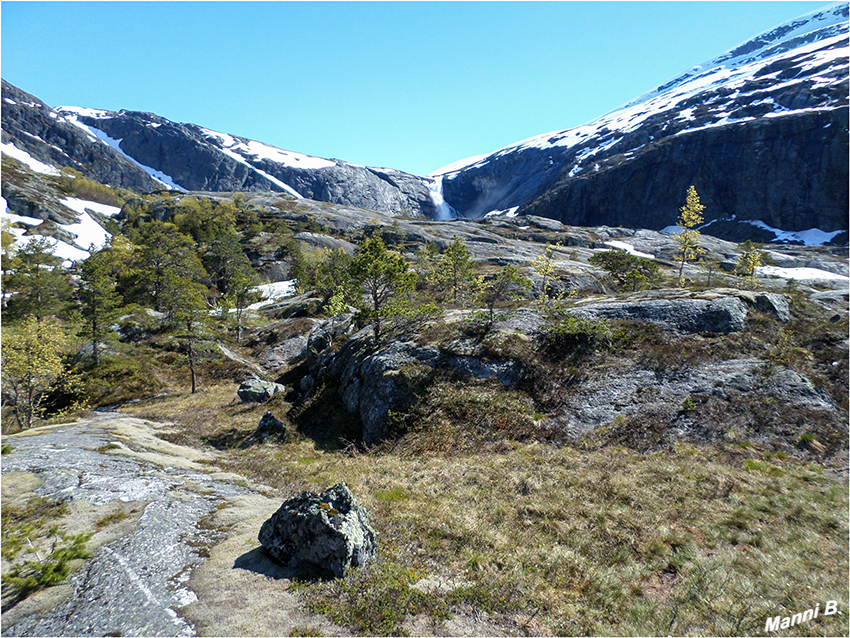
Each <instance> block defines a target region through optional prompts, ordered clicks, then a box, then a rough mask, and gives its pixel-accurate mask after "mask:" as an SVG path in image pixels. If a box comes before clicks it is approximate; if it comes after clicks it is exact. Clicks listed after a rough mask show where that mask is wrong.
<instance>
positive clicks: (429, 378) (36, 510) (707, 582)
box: [0, 4, 850, 636]
mask: <svg viewBox="0 0 850 638" xmlns="http://www.w3.org/2000/svg"><path fill="white" fill-rule="evenodd" d="M847 18H848V14H847V5H846V4H844V5H833V6H831V7H828V8H827V9H824V10H820V11H815V12H812V13H811V14H809V15H807V16H803V17H801V18H800V19H798V20H794V21H791V22H789V23H788V24H786V25H783V26H782V27H780V28H777V29H774V30H772V31H770V32H768V33H765V34H761V35H760V36H757V37H755V38H753V39H752V40H750V41H749V42H747V43H745V44H743V45H741V46H740V47H737V48H736V49H734V50H732V51H729V52H727V53H724V54H721V55H720V56H718V57H716V58H715V59H713V60H711V61H709V62H707V63H706V64H705V65H700V66H698V67H695V68H693V69H689V70H687V71H686V72H684V73H682V74H681V75H680V76H677V77H676V78H673V79H671V81H670V82H668V83H665V84H664V85H663V86H659V87H657V88H655V89H652V90H650V91H648V92H647V93H646V94H644V95H642V96H639V97H638V98H636V99H635V100H633V101H632V102H630V103H629V104H627V105H625V106H623V107H622V108H620V109H616V110H615V111H612V112H611V113H608V114H605V115H603V116H600V117H599V118H597V119H595V120H593V121H591V122H589V123H588V124H586V125H584V126H581V127H577V128H573V129H567V130H563V131H556V132H553V133H549V134H546V135H541V136H537V137H534V138H531V139H528V140H525V141H522V142H518V143H516V144H513V145H510V146H508V147H505V148H503V149H500V150H497V151H495V152H493V153H490V154H487V155H483V156H479V157H476V158H471V159H470V160H464V161H460V162H456V163H454V164H452V165H449V166H447V167H445V168H443V169H440V170H438V171H435V172H434V173H432V174H431V175H427V176H422V175H412V174H410V173H406V172H403V171H398V170H395V169H392V168H387V167H366V166H360V165H357V164H353V163H350V162H346V161H344V160H339V159H327V158H319V157H312V156H309V155H306V154H303V153H298V152H295V151H287V150H283V149H279V148H275V147H273V146H270V145H268V144H264V143H262V142H259V141H256V140H250V139H247V138H244V137H240V136H238V135H235V134H232V133H224V132H219V131H215V130H212V129H209V128H205V127H203V126H200V125H197V124H191V123H178V122H172V121H170V120H168V119H166V118H163V117H161V116H159V115H156V114H153V113H142V112H137V111H108V110H102V109H95V108H89V107H67V106H65V107H51V106H48V105H47V104H45V103H44V102H42V101H41V100H39V99H38V98H37V97H35V96H33V95H30V94H28V93H26V92H25V91H24V90H22V89H20V88H18V87H15V86H13V85H11V84H10V83H8V82H6V81H5V80H4V81H3V87H2V90H3V97H2V118H3V119H2V122H3V126H2V136H3V139H2V199H3V201H2V205H3V211H2V221H3V225H2V239H3V242H2V250H3V254H2V271H3V272H2V292H3V295H2V315H3V316H2V318H3V335H2V339H3V350H2V356H3V362H2V376H3V378H2V432H3V438H2V448H3V450H2V453H3V455H2V464H0V466H1V467H2V487H3V508H2V514H3V522H2V527H3V554H2V574H3V576H2V578H3V581H2V582H3V619H2V623H3V633H4V635H10V636H11V635H163V636H187V635H222V636H243V635H244V636H248V635H305V636H314V635H449V636H453V635H457V636H461V635H542V636H545V635H632V634H639V635H694V634H696V635H762V634H764V633H765V632H766V631H767V630H766V627H772V628H771V629H770V633H771V635H781V636H782V635H795V632H799V631H804V632H805V633H806V634H807V635H847V634H848V631H850V628H848V609H847V600H846V592H847V588H848V586H850V582H848V570H847V561H848V545H847V534H848V510H847V504H848V498H850V495H849V494H848V469H850V463H848V383H850V381H848V379H850V377H848V374H850V373H849V372H848V370H850V353H848V345H849V344H850V340H848V320H849V319H850V270H848V244H847V228H848V226H847V222H848V219H847V210H848V189H847V175H848V170H850V169H848V163H847V158H848V137H850V136H849V135H848V126H847V108H848V104H847V102H848V78H847V76H848V65H847V51H848V30H847ZM248 386H251V388H252V389H251V391H250V392H249V391H248ZM342 482H344V483H346V485H347V486H348V487H349V488H350V489H351V491H352V492H353V493H354V494H355V495H356V497H357V498H358V499H359V500H360V501H361V502H362V504H363V506H364V507H365V508H366V510H367V511H368V512H369V516H370V517H371V522H372V525H373V527H374V529H375V531H376V533H377V546H378V551H377V557H376V558H375V559H374V560H371V561H370V562H367V563H366V564H365V565H362V566H359V567H356V568H351V569H349V570H348V571H347V572H346V573H345V574H344V576H342V577H339V578H333V579H321V578H312V577H305V576H304V575H303V574H300V573H295V572H293V571H292V570H288V569H287V568H285V567H284V566H283V565H281V564H279V563H278V562H276V561H275V560H274V559H272V558H271V555H270V554H269V553H267V552H266V550H264V549H263V547H262V546H261V545H260V543H259V541H258V538H257V534H258V532H259V529H260V526H261V525H263V522H264V521H265V520H266V519H268V517H269V516H270V515H271V514H272V513H273V512H275V511H276V510H277V509H278V508H279V507H280V506H281V503H282V502H284V501H286V500H287V499H290V498H292V497H294V496H297V495H299V494H301V493H302V492H305V491H309V492H313V493H319V492H323V491H324V490H326V489H328V488H329V487H331V486H333V485H337V484H339V483H342ZM322 505H323V506H324V507H325V508H326V509H327V510H328V511H329V512H330V511H332V512H334V514H333V516H336V515H337V514H338V512H337V510H336V509H334V508H332V507H331V505H330V504H325V503H322ZM827 601H829V602H830V604H831V603H833V602H835V601H838V602H837V603H835V605H833V606H830V607H829V609H830V610H832V611H836V610H837V612H838V613H830V614H825V613H824V614H822V615H820V616H819V617H818V618H814V617H813V614H812V617H811V618H808V619H807V621H806V623H805V624H799V623H797V624H798V625H799V626H794V627H786V628H783V627H781V626H778V625H779V620H777V621H776V623H773V621H772V620H771V619H783V618H785V619H787V618H789V617H793V616H794V614H797V613H802V612H804V611H805V610H813V609H816V608H817V605H821V609H824V608H825V607H824V605H826V603H827ZM766 623H768V624H767V625H766ZM771 623H773V624H771ZM789 623H790V621H789ZM774 625H776V626H774Z"/></svg>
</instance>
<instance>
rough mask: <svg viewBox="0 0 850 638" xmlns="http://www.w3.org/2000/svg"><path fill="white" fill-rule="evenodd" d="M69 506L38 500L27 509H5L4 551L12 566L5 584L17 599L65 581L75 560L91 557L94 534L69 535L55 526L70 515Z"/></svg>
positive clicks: (41, 498)
mask: <svg viewBox="0 0 850 638" xmlns="http://www.w3.org/2000/svg"><path fill="white" fill-rule="evenodd" d="M68 512H69V509H68V506H67V505H66V504H65V503H61V502H57V501H51V500H49V499H46V498H43V497H40V496H34V497H32V498H31V499H30V500H29V501H28V502H27V503H26V504H25V505H23V506H9V505H4V507H3V513H2V551H3V558H4V560H6V561H8V562H9V563H10V566H9V568H8V570H7V571H6V572H5V573H4V574H3V576H2V582H3V584H4V585H5V586H6V587H8V588H9V590H10V591H11V592H12V595H13V596H15V597H16V598H23V597H24V596H27V595H29V594H31V593H32V592H35V591H38V590H40V589H44V588H45V587H50V586H51V585H57V584H59V583H61V582H62V581H64V580H65V579H66V578H67V577H68V574H69V573H70V571H71V567H72V563H73V561H75V560H78V559H83V558H88V557H89V556H90V554H89V552H88V550H87V549H86V543H87V542H88V541H89V539H90V538H91V537H92V533H85V534H76V535H71V534H66V533H65V532H63V531H61V530H60V529H59V525H58V524H56V523H55V521H56V520H57V519H59V518H60V517H62V516H64V515H66V514H68Z"/></svg>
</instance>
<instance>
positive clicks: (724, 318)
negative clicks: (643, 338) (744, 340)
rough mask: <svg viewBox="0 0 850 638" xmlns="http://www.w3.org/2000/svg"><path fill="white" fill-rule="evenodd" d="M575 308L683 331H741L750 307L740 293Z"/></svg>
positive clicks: (576, 311) (588, 313)
mask: <svg viewBox="0 0 850 638" xmlns="http://www.w3.org/2000/svg"><path fill="white" fill-rule="evenodd" d="M571 312H573V313H574V314H576V315H583V316H590V317H599V318H604V319H627V320H635V321H648V322H650V323H654V324H657V325H660V326H662V327H663V328H665V329H668V330H674V331H676V332H680V333H701V332H713V333H729V332H740V331H741V330H743V329H744V327H745V325H746V324H745V320H746V318H747V307H746V305H745V304H744V303H743V302H742V301H741V300H740V299H738V298H737V297H720V298H718V299H647V300H640V301H613V302H601V303H588V304H584V305H581V306H578V307H576V308H574V309H572V310H571Z"/></svg>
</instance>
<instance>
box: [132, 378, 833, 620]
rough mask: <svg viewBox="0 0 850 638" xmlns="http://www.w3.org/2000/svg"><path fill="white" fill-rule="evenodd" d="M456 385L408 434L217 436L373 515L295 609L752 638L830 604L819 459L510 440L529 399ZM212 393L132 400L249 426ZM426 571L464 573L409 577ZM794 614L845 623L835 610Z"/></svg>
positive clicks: (248, 414)
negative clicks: (355, 543)
mask: <svg viewBox="0 0 850 638" xmlns="http://www.w3.org/2000/svg"><path fill="white" fill-rule="evenodd" d="M470 387H471V386H469V385H466V386H465V385H462V384H451V383H448V382H447V383H446V384H445V386H443V387H440V385H439V383H438V384H437V386H436V390H437V392H436V394H434V395H433V399H432V401H433V402H434V405H435V406H436V405H437V404H439V405H441V406H442V407H441V410H442V412H441V413H440V414H438V415H435V416H434V417H433V420H432V421H431V422H430V424H429V427H428V428H424V427H423V428H421V429H420V430H418V431H416V432H414V435H415V436H413V438H410V439H408V440H407V442H406V443H405V444H404V445H403V446H399V445H396V446H395V447H394V446H392V445H387V446H385V447H383V448H377V449H373V450H371V451H367V452H364V451H362V450H361V451H359V452H357V451H353V450H350V449H349V450H347V451H343V450H342V449H341V448H340V447H336V448H332V447H328V446H327V445H324V444H323V443H322V442H321V441H318V442H317V441H314V440H312V439H310V438H309V437H308V436H305V435H304V434H303V433H302V434H296V435H295V436H293V437H292V438H290V439H288V440H287V441H285V442H283V443H280V444H278V445H268V444H264V445H253V446H250V447H247V448H242V449H239V448H238V447H237V446H236V445H233V446H231V447H226V446H223V447H222V448H220V455H219V458H218V460H217V464H218V465H219V466H220V467H222V469H226V470H230V471H235V472H238V473H240V474H242V475H244V476H247V477H249V478H252V479H254V480H258V481H260V482H263V483H265V484H267V485H272V486H275V487H277V488H278V489H279V491H280V497H281V499H285V498H288V497H290V496H294V495H295V494H297V493H299V492H300V491H302V490H311V491H314V492H319V491H321V490H324V489H326V488H327V487H329V486H331V485H334V484H336V483H338V482H340V481H345V482H346V483H347V484H348V485H349V487H350V488H351V489H352V491H353V492H354V494H355V495H356V496H357V497H358V498H359V499H360V500H361V502H362V503H363V504H364V506H365V507H366V508H367V510H368V511H369V512H370V515H371V517H372V524H373V526H374V527H375V529H376V530H377V532H378V542H379V558H378V560H377V561H376V562H374V563H371V564H369V565H367V566H365V567H363V568H360V569H357V570H352V571H351V572H349V574H348V575H347V576H346V578H344V579H339V580H335V581H324V582H323V581H317V582H300V583H298V584H297V585H296V589H297V590H298V592H299V594H300V596H301V597H302V598H303V600H304V601H305V603H306V604H307V605H308V607H309V608H310V609H312V610H313V611H317V612H320V613H323V614H325V615H327V616H328V617H329V618H330V619H331V620H333V621H334V622H337V623H340V624H342V625H345V626H348V627H351V628H352V629H353V630H354V631H355V632H357V633H360V634H368V635H389V634H392V635H403V634H404V633H405V632H409V631H411V627H412V626H411V624H410V619H411V617H412V616H417V615H418V616H420V617H421V616H426V617H430V618H431V619H432V620H433V622H437V623H439V622H443V621H444V620H445V619H446V618H448V617H450V616H458V615H465V616H466V617H477V616H479V615H482V614H483V617H486V618H487V619H488V622H489V623H495V624H497V625H498V626H500V627H503V628H504V629H505V630H506V631H510V632H512V633H522V632H523V631H529V628H528V626H527V625H526V624H525V623H528V622H529V620H530V619H532V618H533V623H534V625H533V627H534V628H535V629H534V631H535V632H543V633H546V632H552V633H555V634H559V635H574V634H609V635H622V634H645V635H660V634H665V635H666V634H682V635H684V634H717V635H729V634H736V635H758V634H761V633H763V629H764V621H765V618H766V617H767V616H775V615H777V614H783V615H784V614H791V613H796V612H797V611H800V610H805V609H808V608H810V607H813V606H814V605H816V604H818V603H821V605H823V601H825V600H829V599H833V600H844V598H843V596H844V592H846V589H847V586H848V574H847V568H846V565H847V561H848V547H847V543H846V539H847V535H848V516H847V508H846V503H847V500H848V487H847V483H846V481H844V480H836V478H835V477H834V476H832V475H831V474H830V473H829V472H824V471H823V470H822V469H821V468H820V467H819V466H818V465H816V464H814V463H802V462H800V461H798V460H795V459H792V458H783V457H784V456H785V455H782V454H776V453H774V452H772V451H767V450H764V451H763V447H762V446H759V445H750V446H748V447H746V448H741V447H739V446H738V445H736V444H734V443H728V444H724V443H718V444H716V445H713V446H708V445H706V446H694V445H689V444H682V443H677V444H675V445H674V446H673V447H672V448H671V449H669V450H666V451H664V452H662V453H644V454H639V453H635V452H632V451H628V450H626V449H625V448H618V447H613V446H603V447H600V448H599V449H595V450H580V449H576V448H573V447H560V448H558V447H554V446H552V445H546V444H542V443H538V442H535V441H534V440H533V439H532V438H528V439H527V440H526V441H525V442H523V441H522V440H520V439H521V437H515V438H511V437H512V436H513V434H515V433H519V434H521V433H522V432H523V428H528V427H534V426H535V423H536V421H535V419H534V412H533V410H532V409H531V406H526V405H525V404H523V403H522V402H521V401H520V402H519V403H516V401H519V399H518V398H517V396H514V397H512V396H511V394H510V393H504V391H502V394H501V398H500V399H497V397H496V395H495V394H493V395H492V396H491V395H489V394H486V393H487V391H488V387H489V386H488V384H487V383H486V382H482V383H481V384H480V385H479V386H477V391H479V392H484V393H485V396H484V398H483V399H482V400H481V401H479V402H477V403H474V404H472V405H471V406H470V407H468V411H466V412H462V411H461V412H458V413H456V414H455V413H453V411H454V410H460V409H461V408H460V406H461V405H462V404H463V403H464V401H465V400H466V399H465V398H464V397H462V396H461V395H460V394H458V393H462V392H464V391H470V392H471V390H469V388H470ZM493 387H495V386H493ZM451 388H454V390H453V392H454V393H455V394H452V393H451V391H450V390H451ZM432 389H433V388H432ZM221 396H222V395H221V394H220V393H217V392H214V391H210V392H209V394H208V396H207V397H206V398H205V399H204V398H202V397H190V396H189V395H184V396H180V397H172V398H167V399H161V400H158V401H156V402H150V404H149V405H145V404H141V405H140V406H139V407H138V408H137V409H139V410H142V411H144V412H145V415H146V416H147V418H158V417H159V416H160V415H165V414H168V415H170V416H171V420H172V421H176V423H177V427H178V428H180V429H181V431H182V434H179V435H178V436H182V437H184V438H185V440H186V441H187V442H189V441H192V442H195V443H196V444H200V441H201V439H203V438H204V437H206V438H207V439H208V440H217V439H216V437H217V436H221V434H222V433H226V432H229V431H230V430H232V429H236V430H237V431H239V432H247V431H248V430H249V428H251V427H252V426H253V424H254V423H255V421H254V419H259V416H260V415H261V412H262V411H263V410H264V409H266V408H265V406H263V407H260V406H256V407H247V406H241V405H239V404H235V403H232V402H231V403H230V404H227V405H221V404H218V405H217V406H216V405H215V397H219V399H220V398H221ZM225 396H226V395H225ZM466 398H469V397H466ZM453 401H454V403H452V402H453ZM154 405H155V406H156V409H155V410H153V409H152V406H154ZM434 412H435V414H436V413H437V412H439V410H436V409H435V411H434ZM508 413H511V414H513V417H512V418H513V419H514V421H515V423H514V424H513V425H512V426H511V427H512V429H511V430H509V431H508V432H509V433H510V435H511V436H508V435H505V436H503V437H501V439H499V440H497V438H498V437H493V438H492V440H490V442H489V443H488V442H487V441H486V440H485V439H482V438H480V437H476V436H471V435H470V436H468V437H467V438H466V439H465V438H464V437H463V436H461V435H462V434H463V432H464V428H463V427H462V424H463V423H467V421H463V420H461V419H468V420H469V421H468V423H467V427H468V429H467V433H468V431H469V430H473V431H474V430H475V428H478V427H483V426H482V424H483V423H484V421H486V420H488V419H489V420H491V425H492V424H493V423H497V422H498V418H499V417H500V416H504V415H507V414H508ZM423 414H424V413H423ZM207 417H209V420H207ZM242 422H244V425H241V424H240V423H242ZM190 423H191V424H192V425H190ZM441 423H442V425H441ZM441 427H442V428H443V429H442V430H441V429H440V428H441ZM503 434H504V431H503ZM426 575H437V576H440V577H443V578H446V579H448V580H450V581H452V582H454V583H459V585H457V586H456V587H455V588H454V589H451V590H446V591H442V590H435V591H430V592H423V591H419V590H418V589H416V588H413V587H412V585H413V584H414V583H415V582H416V581H417V580H418V579H420V578H422V577H424V576H426ZM795 629H798V630H801V631H806V632H810V633H812V634H814V635H836V634H840V635H843V634H846V633H847V631H848V626H847V616H846V615H840V616H832V617H823V618H820V619H818V622H816V623H812V624H810V625H807V626H806V627H802V628H801V627H798V628H795Z"/></svg>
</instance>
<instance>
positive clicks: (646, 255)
mask: <svg viewBox="0 0 850 638" xmlns="http://www.w3.org/2000/svg"><path fill="white" fill-rule="evenodd" d="M605 245H606V246H611V247H612V248H619V249H620V250H625V251H626V252H627V253H629V254H630V255H634V256H635V257H643V258H644V259H655V255H650V254H649V253H642V252H640V251H639V250H635V247H634V246H632V245H631V244H627V243H626V242H623V241H606V242H605Z"/></svg>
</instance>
